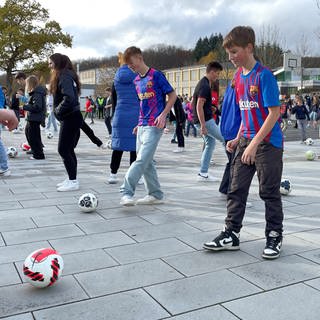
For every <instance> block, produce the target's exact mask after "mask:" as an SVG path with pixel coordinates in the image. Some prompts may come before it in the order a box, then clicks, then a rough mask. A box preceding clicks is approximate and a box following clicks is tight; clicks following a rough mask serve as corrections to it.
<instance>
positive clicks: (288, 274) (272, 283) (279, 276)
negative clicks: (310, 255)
mask: <svg viewBox="0 0 320 320" xmlns="http://www.w3.org/2000/svg"><path fill="white" fill-rule="evenodd" d="M231 270H232V272H234V273H236V274H238V275H239V276H240V277H243V278H245V279H247V280H248V281H250V282H251V283H254V284H256V285H257V286H259V287H260V288H263V289H264V290H270V289H275V288H278V287H282V286H287V285H290V284H295V283H298V282H301V281H306V280H310V279H313V278H315V277H319V276H320V268H319V265H318V264H316V263H314V262H312V261H309V260H307V259H303V258H301V257H298V256H288V257H283V258H280V259H277V260H276V261H271V262H270V261H264V262H259V263H254V264H251V265H247V266H242V267H237V268H233V269H231Z"/></svg>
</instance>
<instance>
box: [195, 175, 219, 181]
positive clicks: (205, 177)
mask: <svg viewBox="0 0 320 320" xmlns="http://www.w3.org/2000/svg"><path fill="white" fill-rule="evenodd" d="M198 181H199V182H219V181H220V179H218V178H215V177H212V176H209V175H208V174H204V173H198Z"/></svg>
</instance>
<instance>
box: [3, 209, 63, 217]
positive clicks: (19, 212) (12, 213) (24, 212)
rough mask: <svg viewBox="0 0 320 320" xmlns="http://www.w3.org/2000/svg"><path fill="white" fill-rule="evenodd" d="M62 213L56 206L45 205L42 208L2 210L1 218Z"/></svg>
mask: <svg viewBox="0 0 320 320" xmlns="http://www.w3.org/2000/svg"><path fill="white" fill-rule="evenodd" d="M55 214H62V212H61V210H59V208H57V207H56V206H49V207H46V206H43V207H41V208H28V209H13V210H4V211H1V212H0V218H8V217H9V218H12V217H15V218H26V217H38V216H48V215H55Z"/></svg>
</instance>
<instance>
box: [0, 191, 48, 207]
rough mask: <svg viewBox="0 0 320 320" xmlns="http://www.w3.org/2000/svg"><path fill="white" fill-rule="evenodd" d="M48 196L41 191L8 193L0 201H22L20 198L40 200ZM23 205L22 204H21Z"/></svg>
mask: <svg viewBox="0 0 320 320" xmlns="http://www.w3.org/2000/svg"><path fill="white" fill-rule="evenodd" d="M45 198H46V197H45V196H44V195H43V194H39V193H21V194H8V195H6V196H5V197H2V198H1V199H0V202H8V201H10V202H12V201H20V200H31V199H32V200H38V199H45ZM21 207H22V206H21Z"/></svg>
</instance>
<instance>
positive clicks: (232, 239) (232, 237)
mask: <svg viewBox="0 0 320 320" xmlns="http://www.w3.org/2000/svg"><path fill="white" fill-rule="evenodd" d="M239 238H240V235H239V234H238V233H236V232H234V231H232V230H229V229H225V230H224V231H222V232H221V233H220V235H218V236H217V237H216V238H215V239H213V240H212V241H209V242H206V243H204V244H203V247H204V248H205V249H207V250H212V251H222V250H239V249H240V240H239Z"/></svg>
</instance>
